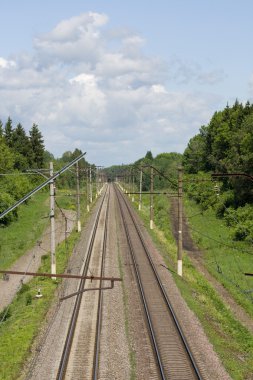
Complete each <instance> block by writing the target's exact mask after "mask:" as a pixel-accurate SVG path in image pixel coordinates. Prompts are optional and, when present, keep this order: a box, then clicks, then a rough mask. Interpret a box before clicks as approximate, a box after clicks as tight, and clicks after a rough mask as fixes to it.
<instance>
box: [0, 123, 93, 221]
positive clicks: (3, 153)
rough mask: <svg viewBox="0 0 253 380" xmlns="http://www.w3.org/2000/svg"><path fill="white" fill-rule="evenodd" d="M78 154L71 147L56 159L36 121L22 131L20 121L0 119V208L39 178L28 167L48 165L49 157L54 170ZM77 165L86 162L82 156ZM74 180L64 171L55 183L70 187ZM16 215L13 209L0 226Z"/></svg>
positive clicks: (28, 189) (18, 196) (38, 181)
mask: <svg viewBox="0 0 253 380" xmlns="http://www.w3.org/2000/svg"><path fill="white" fill-rule="evenodd" d="M80 154H82V152H81V151H80V150H79V149H75V150H74V152H70V151H68V152H65V153H63V155H62V157H60V158H57V159H56V158H54V156H53V154H51V153H50V152H48V151H47V150H45V145H44V139H43V136H42V133H41V131H40V130H39V127H38V125H37V124H33V125H32V127H31V128H30V130H29V132H28V133H26V131H25V129H24V127H23V126H22V124H21V123H18V124H17V125H16V126H13V122H12V119H11V118H10V117H9V118H8V119H7V121H6V122H5V123H3V122H2V121H1V120H0V186H1V192H0V212H2V211H4V210H6V209H7V208H8V207H10V206H11V205H13V204H14V203H15V202H16V201H17V200H19V199H20V198H22V197H23V196H24V195H25V194H27V193H28V192H29V191H31V190H32V189H33V188H34V187H35V186H37V185H38V184H40V183H41V182H42V177H41V176H40V175H38V174H37V175H36V174H34V175H29V174H28V172H29V170H30V169H48V168H49V161H53V162H54V169H55V170H54V171H57V170H59V169H61V168H62V167H63V166H64V165H66V163H67V162H70V161H72V160H73V159H74V158H76V157H78V156H79V155H80ZM79 165H80V167H81V168H83V167H85V166H87V165H88V163H87V162H86V161H85V159H82V160H81V161H80V163H79ZM48 174H49V173H48ZM74 183H75V175H73V173H71V172H68V173H66V175H64V176H62V178H59V181H58V182H57V186H58V185H59V187H73V186H74ZM17 217H18V209H15V210H14V211H12V212H11V213H9V214H7V215H6V216H5V217H4V218H2V219H0V227H1V226H2V227H4V226H6V225H8V224H9V223H11V221H13V220H14V219H17Z"/></svg>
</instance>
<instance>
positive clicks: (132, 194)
mask: <svg viewBox="0 0 253 380" xmlns="http://www.w3.org/2000/svg"><path fill="white" fill-rule="evenodd" d="M132 193H134V170H133V171H132ZM132 202H134V194H132Z"/></svg>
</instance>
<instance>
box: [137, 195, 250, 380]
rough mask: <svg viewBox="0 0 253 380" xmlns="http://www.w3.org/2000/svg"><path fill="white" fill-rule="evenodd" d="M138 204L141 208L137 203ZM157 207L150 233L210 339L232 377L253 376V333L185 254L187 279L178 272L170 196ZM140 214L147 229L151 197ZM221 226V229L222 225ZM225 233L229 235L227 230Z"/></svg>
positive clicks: (204, 225)
mask: <svg viewBox="0 0 253 380" xmlns="http://www.w3.org/2000/svg"><path fill="white" fill-rule="evenodd" d="M135 207H136V208H137V203H136V204H135ZM154 210H155V225H156V228H155V229H154V230H153V231H150V234H151V236H152V238H153V240H154V241H155V243H156V244H157V245H158V247H159V249H160V251H161V253H162V254H163V256H164V259H165V262H166V264H167V266H168V268H169V270H171V271H172V273H173V275H174V279H175V281H176V283H177V286H178V288H179V289H180V291H181V294H182V296H183V297H184V299H185V300H186V302H187V304H188V306H189V307H190V308H191V309H192V310H193V312H194V313H195V314H196V315H197V317H198V318H199V320H200V322H201V324H202V326H203V328H204V330H205V332H206V334H207V336H208V338H209V340H210V342H211V343H212V344H213V346H214V349H215V351H216V352H217V353H218V355H219V357H220V358H221V361H222V362H223V365H224V366H225V368H226V369H227V371H228V372H229V374H230V376H231V377H232V378H233V379H234V380H246V379H247V380H248V379H251V378H252V376H253V369H252V368H253V336H252V334H250V333H249V332H248V330H247V329H246V328H244V327H243V326H242V325H241V324H240V323H239V322H238V321H237V320H236V319H235V318H234V316H233V314H232V313H231V311H230V310H229V309H228V308H227V307H226V305H224V304H223V302H222V299H221V298H220V296H219V294H218V293H217V291H216V290H215V289H214V288H213V287H212V285H211V284H210V283H209V282H208V281H207V280H206V279H205V277H204V276H203V275H202V274H200V273H199V272H198V271H197V270H196V269H195V267H194V266H193V265H192V263H191V261H190V259H189V258H188V257H187V256H186V255H185V254H184V258H183V261H184V266H183V278H181V277H179V276H178V275H177V274H176V273H175V264H176V252H177V247H176V243H175V241H174V238H173V236H172V232H171V226H170V219H169V201H168V199H165V197H163V196H159V198H158V197H156V198H155V207H154ZM197 211H198V210H196V209H193V208H192V209H191V210H190V209H187V212H189V213H191V215H193V214H196V213H197ZM140 216H141V217H142V219H143V220H144V223H145V225H146V227H147V229H149V199H148V197H145V198H144V204H143V211H142V212H141V213H140ZM192 220H193V218H192ZM200 225H201V226H202V230H203V231H205V233H207V232H206V231H207V230H208V234H210V233H211V230H210V226H209V225H208V226H207V223H206V221H205V220H202V221H201V220H200ZM217 225H218V224H216V226H217ZM217 228H218V230H219V231H220V227H217ZM221 233H222V236H223V238H225V235H224V234H223V231H222V232H221ZM208 247H209V246H208ZM208 253H210V257H209V260H207V265H208V263H209V262H211V263H212V262H213V261H212V259H211V250H210V248H209V249H208ZM221 256H222V253H221ZM224 260H225V258H224ZM225 261H226V260H225ZM212 266H213V264H212Z"/></svg>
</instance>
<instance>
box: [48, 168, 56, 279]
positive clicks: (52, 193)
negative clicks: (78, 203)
mask: <svg viewBox="0 0 253 380" xmlns="http://www.w3.org/2000/svg"><path fill="white" fill-rule="evenodd" d="M49 168H50V177H52V176H53V175H54V167H53V162H50V167H49ZM49 188H50V225H51V244H50V246H51V273H52V274H56V257H55V218H54V215H55V199H54V197H55V188H54V180H53V179H52V180H51V181H50V185H49ZM53 279H54V280H55V279H56V278H55V277H54V278H53Z"/></svg>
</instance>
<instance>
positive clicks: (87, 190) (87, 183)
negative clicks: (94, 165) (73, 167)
mask: <svg viewBox="0 0 253 380" xmlns="http://www.w3.org/2000/svg"><path fill="white" fill-rule="evenodd" d="M89 199H90V195H89V168H87V169H86V202H87V211H88V212H89V211H90V205H89Z"/></svg>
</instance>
